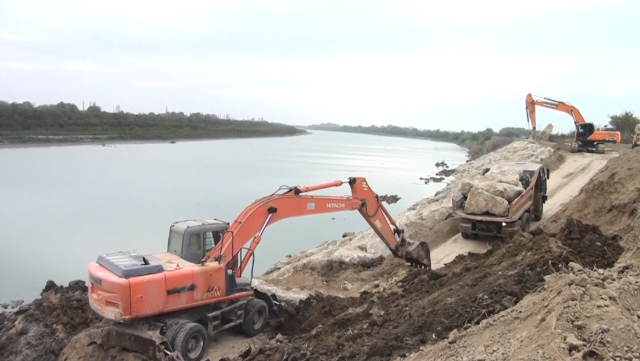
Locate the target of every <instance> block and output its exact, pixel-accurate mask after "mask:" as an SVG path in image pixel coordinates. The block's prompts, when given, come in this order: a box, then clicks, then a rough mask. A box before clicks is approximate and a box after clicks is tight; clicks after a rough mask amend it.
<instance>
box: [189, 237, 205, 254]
mask: <svg viewBox="0 0 640 361" xmlns="http://www.w3.org/2000/svg"><path fill="white" fill-rule="evenodd" d="M189 249H191V250H192V251H196V252H200V251H202V247H201V245H200V235H199V234H192V235H191V237H189Z"/></svg>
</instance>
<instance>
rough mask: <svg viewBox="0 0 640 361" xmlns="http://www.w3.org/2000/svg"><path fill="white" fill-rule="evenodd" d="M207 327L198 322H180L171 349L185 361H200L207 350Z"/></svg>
mask: <svg viewBox="0 0 640 361" xmlns="http://www.w3.org/2000/svg"><path fill="white" fill-rule="evenodd" d="M208 341H209V340H208V337H207V329H205V328H204V326H202V325H201V324H199V323H195V322H186V323H184V324H182V325H181V326H180V328H179V330H178V334H177V335H176V339H175V341H174V342H173V349H174V350H175V351H177V352H178V353H179V354H180V355H181V356H182V358H183V359H184V360H185V361H200V360H202V358H203V357H204V354H205V353H206V352H207V345H208Z"/></svg>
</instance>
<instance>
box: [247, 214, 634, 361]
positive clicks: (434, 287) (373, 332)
mask: <svg viewBox="0 0 640 361" xmlns="http://www.w3.org/2000/svg"><path fill="white" fill-rule="evenodd" d="M618 240H619V237H618V236H612V237H609V236H605V235H603V234H602V233H600V232H599V230H598V229H597V227H594V226H591V225H586V224H583V223H581V222H580V221H578V220H575V219H568V220H567V221H566V223H565V224H564V226H563V227H562V229H561V230H560V232H559V233H557V234H548V233H544V232H542V231H539V234H537V235H536V236H532V235H531V234H528V233H526V234H522V233H519V234H517V235H516V236H515V237H514V238H513V239H511V240H508V241H506V242H505V243H504V244H502V245H501V246H499V247H494V248H493V249H491V250H489V251H488V252H487V253H484V254H469V255H465V256H458V257H457V258H456V259H455V260H454V261H453V262H452V263H450V264H448V265H447V266H445V267H443V268H442V269H440V270H438V271H424V270H420V269H412V270H410V271H409V272H408V274H407V275H406V276H405V277H403V278H402V279H401V280H400V281H399V282H398V287H399V290H397V291H396V290H392V291H380V292H376V291H371V292H369V291H365V292H363V293H362V294H361V295H360V297H357V298H356V297H349V298H340V297H335V296H324V295H322V294H320V293H317V294H315V295H314V296H312V297H310V298H308V299H306V300H303V301H302V302H301V303H300V304H299V305H298V307H297V310H296V311H297V315H296V316H295V317H291V318H289V319H286V320H282V321H280V322H278V323H277V324H275V325H274V327H273V328H272V329H271V332H273V333H280V335H281V336H279V337H277V339H276V340H275V341H273V342H270V343H262V344H260V341H257V342H256V344H254V346H253V349H252V352H249V354H251V353H253V354H254V355H252V357H254V358H252V359H253V360H283V359H286V358H283V357H284V355H285V354H286V355H289V359H291V357H295V359H298V360H305V359H308V360H390V359H393V358H394V357H399V356H407V355H409V354H411V353H413V352H416V351H418V350H420V348H421V347H423V346H425V345H429V344H434V343H436V342H438V341H440V340H446V339H447V338H448V337H449V335H450V333H451V332H452V331H454V330H464V329H466V328H469V327H471V326H473V325H477V324H479V323H480V322H481V321H482V320H484V319H486V318H488V317H490V316H492V315H494V314H497V313H499V312H501V311H504V310H506V309H508V308H510V307H513V306H514V305H516V304H518V303H519V302H520V301H521V300H522V299H523V298H524V297H525V296H526V295H527V294H529V293H530V292H532V291H533V290H535V289H537V288H539V287H541V286H542V285H543V284H544V277H545V276H547V275H550V274H554V273H557V272H561V271H563V270H565V269H568V268H569V264H570V263H572V262H573V263H575V264H578V265H583V266H584V267H592V266H593V265H596V266H599V267H603V268H607V267H611V266H613V264H614V263H615V262H616V260H617V258H618V257H619V256H620V255H621V254H622V253H623V248H622V247H621V246H620V245H619V244H618ZM605 249H606V250H607V251H605ZM278 340H279V342H278ZM245 359H249V358H243V357H238V358H237V360H245Z"/></svg>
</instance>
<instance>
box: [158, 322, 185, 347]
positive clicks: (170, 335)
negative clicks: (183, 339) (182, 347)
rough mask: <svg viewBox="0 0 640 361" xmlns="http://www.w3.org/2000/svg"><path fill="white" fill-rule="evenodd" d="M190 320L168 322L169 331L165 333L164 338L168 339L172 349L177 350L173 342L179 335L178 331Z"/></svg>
mask: <svg viewBox="0 0 640 361" xmlns="http://www.w3.org/2000/svg"><path fill="white" fill-rule="evenodd" d="M188 322H189V320H173V321H169V322H167V333H166V334H165V335H164V338H166V339H167V343H168V344H169V345H170V346H171V348H172V349H171V350H170V351H175V350H174V349H173V342H174V341H175V340H176V335H178V331H180V328H182V326H183V325H184V324H185V323H188Z"/></svg>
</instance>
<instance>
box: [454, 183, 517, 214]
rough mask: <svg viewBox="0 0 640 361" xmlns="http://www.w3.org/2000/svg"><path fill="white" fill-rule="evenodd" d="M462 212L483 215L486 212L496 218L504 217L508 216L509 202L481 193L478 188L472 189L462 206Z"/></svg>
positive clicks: (487, 193)
mask: <svg viewBox="0 0 640 361" xmlns="http://www.w3.org/2000/svg"><path fill="white" fill-rule="evenodd" d="M464 212H465V213H469V214H485V213H487V212H488V213H491V214H494V215H496V216H500V217H506V216H507V215H508V214H509V202H507V200H506V199H504V198H500V197H497V196H494V195H493V194H491V193H489V192H486V191H483V190H482V189H480V188H479V187H473V188H472V189H471V191H470V192H469V195H468V197H467V201H466V203H465V205H464Z"/></svg>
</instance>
